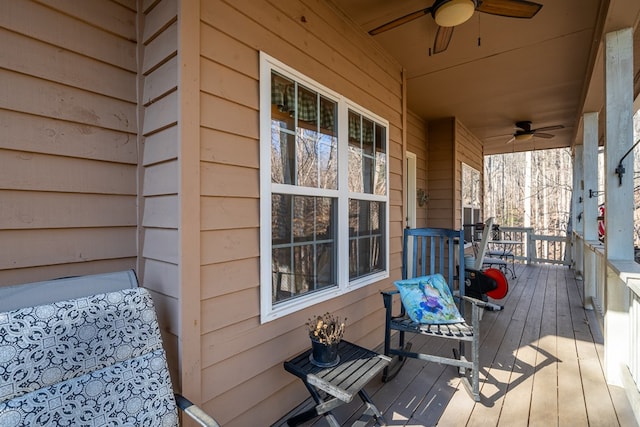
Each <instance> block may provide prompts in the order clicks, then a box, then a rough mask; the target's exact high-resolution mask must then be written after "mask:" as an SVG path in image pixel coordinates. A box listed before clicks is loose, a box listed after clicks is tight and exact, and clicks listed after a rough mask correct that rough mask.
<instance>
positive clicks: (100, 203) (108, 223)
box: [0, 190, 136, 230]
mask: <svg viewBox="0 0 640 427" xmlns="http://www.w3.org/2000/svg"><path fill="white" fill-rule="evenodd" d="M0 222H1V223H2V228H3V229H13V230H15V229H45V228H73V227H76V228H77V227H117V226H131V227H135V226H136V198H135V196H121V195H103V194H78V193H58V192H55V193H52V192H41V191H15V190H8V191H3V192H2V203H0Z"/></svg>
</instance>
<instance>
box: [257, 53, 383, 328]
mask: <svg viewBox="0 0 640 427" xmlns="http://www.w3.org/2000/svg"><path fill="white" fill-rule="evenodd" d="M272 70H275V71H278V72H280V73H282V74H285V75H290V76H291V77H293V78H294V79H295V80H296V81H297V82H299V83H301V84H303V85H304V86H306V87H308V88H309V89H312V90H315V91H317V92H319V93H321V94H322V95H323V96H325V97H327V98H330V99H332V100H334V101H336V102H337V104H338V118H339V120H340V118H344V120H343V121H340V126H339V127H338V183H339V188H338V190H318V194H319V195H323V196H326V195H327V194H329V193H330V192H333V193H334V194H336V195H338V199H339V201H342V202H339V203H338V213H337V215H338V232H337V252H338V253H337V272H338V274H337V282H338V286H336V287H332V288H328V289H324V290H321V291H317V292H312V293H309V294H307V295H304V296H300V297H296V298H294V299H292V300H290V301H284V302H281V303H278V304H277V305H275V306H274V305H272V303H271V299H272V295H271V292H272V284H271V278H272V275H271V268H272V267H271V232H272V230H271V227H272V221H271V194H272V193H273V192H278V187H279V186H281V185H283V184H272V183H271V148H270V145H271V144H267V143H265V141H270V140H271V93H270V89H271V71H272ZM348 110H352V111H354V112H356V113H359V114H361V115H363V116H365V117H367V118H369V119H372V120H374V121H376V122H377V123H378V124H380V125H383V126H384V127H385V128H386V132H385V138H386V141H385V147H386V149H385V155H386V177H385V179H386V191H385V193H386V194H385V195H384V196H380V195H375V194H362V193H350V192H349V191H348V188H347V186H346V185H344V184H343V185H340V184H341V183H343V182H344V181H345V180H344V178H342V177H345V176H346V174H347V171H348V164H347V161H346V159H347V155H348V143H347V141H348V136H349V135H348V125H347V123H348V121H347V115H348V114H347V112H348ZM389 151H390V147H389V122H388V121H387V120H385V119H384V118H382V117H380V116H378V115H376V114H374V113H372V112H370V111H368V110H366V109H364V108H362V107H360V106H359V105H357V104H356V103H354V102H352V101H350V100H349V99H347V98H346V97H344V96H342V95H340V94H338V93H336V92H334V91H332V90H330V89H327V88H326V87H324V86H323V85H321V84H319V83H318V82H316V81H314V80H312V79H310V78H308V77H306V76H305V75H303V74H301V73H300V72H298V71H296V70H294V69H292V68H291V67H289V66H287V65H286V64H284V63H282V62H280V61H278V60H277V59H275V58H273V57H271V56H269V55H267V54H266V53H264V52H260V322H261V323H265V322H269V321H271V320H275V319H278V318H280V317H283V316H286V315H288V314H291V313H294V312H296V311H300V310H303V309H305V308H307V307H310V306H312V305H314V304H318V303H320V302H323V301H327V300H329V299H331V298H335V297H337V296H340V295H343V294H345V293H347V292H350V291H353V290H355V289H358V288H361V287H364V286H367V285H369V284H372V283H375V282H378V281H380V280H382V279H385V278H387V277H389V232H390V230H389V204H390V196H389V166H390V165H389ZM287 188H288V189H289V190H288V192H291V191H292V189H291V187H290V186H287ZM293 191H295V189H294V190H293ZM302 192H303V191H302V190H301V194H302ZM304 194H305V195H310V194H314V189H309V188H305V189H304ZM349 196H351V197H352V198H357V199H359V200H371V201H382V202H384V205H385V218H384V227H385V236H384V241H385V245H384V247H385V253H384V257H385V266H384V271H380V272H376V273H373V274H370V275H367V276H364V277H360V278H358V279H356V280H354V281H351V282H349V256H348V253H349V235H348V221H349V205H348V203H347V201H348V199H349Z"/></svg>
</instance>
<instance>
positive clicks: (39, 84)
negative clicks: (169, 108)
mask: <svg viewBox="0 0 640 427" xmlns="http://www.w3.org/2000/svg"><path fill="white" fill-rule="evenodd" d="M0 81H4V82H5V83H7V84H6V86H5V87H4V89H5V90H6V91H5V96H3V97H2V98H0V108H2V109H6V110H15V111H20V112H24V113H29V114H32V115H35V116H45V117H52V118H55V119H60V120H64V121H68V122H74V123H79V124H84V125H94V126H99V127H103V128H107V129H113V130H117V131H122V132H130V133H133V132H135V131H136V122H135V117H136V107H135V104H133V103H130V102H126V101H122V100H118V99H115V98H110V97H107V96H104V95H98V94H96V93H90V92H86V91H84V90H82V89H77V88H74V87H70V86H66V85H63V84H58V83H53V82H50V81H45V80H41V79H40V78H35V77H31V76H26V75H23V74H17V73H13V72H10V71H7V70H3V69H0Z"/></svg>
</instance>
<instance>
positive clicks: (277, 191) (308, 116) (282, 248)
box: [260, 54, 389, 322]
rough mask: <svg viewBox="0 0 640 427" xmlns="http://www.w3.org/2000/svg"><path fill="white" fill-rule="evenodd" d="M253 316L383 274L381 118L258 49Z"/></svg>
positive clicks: (384, 138)
mask: <svg viewBox="0 0 640 427" xmlns="http://www.w3.org/2000/svg"><path fill="white" fill-rule="evenodd" d="M260 65H261V74H260V76H261V79H260V94H261V104H260V110H261V119H260V129H261V131H260V156H261V157H260V197H261V202H260V209H261V215H260V218H261V223H260V227H261V234H260V236H261V242H260V258H261V275H260V280H261V319H262V322H266V321H269V320H272V319H275V318H278V317H281V316H283V315H286V314H289V313H291V312H294V311H297V310H300V309H302V308H305V307H308V306H310V305H312V304H316V303H318V302H320V301H323V300H326V299H329V298H333V297H335V296H338V295H341V294H343V293H345V292H348V291H350V290H353V289H355V288H357V287H361V286H366V285H367V284H370V283H372V282H375V281H378V280H380V279H382V278H384V277H388V252H387V247H388V233H387V228H388V226H387V218H388V206H389V203H388V172H387V164H388V150H387V146H388V131H387V129H388V123H387V122H386V121H385V120H383V119H381V118H379V117H377V116H376V115H374V114H372V113H370V112H368V111H366V110H364V109H362V108H361V107H359V106H358V105H355V104H354V103H352V102H350V101H349V100H348V99H346V98H344V97H343V96H340V95H339V94H336V93H335V92H333V91H331V90H329V89H327V88H325V87H323V86H321V85H319V84H318V83H316V82H314V81H313V80H311V79H309V78H306V77H305V76H303V75H301V74H300V73H298V72H296V71H295V70H292V69H291V68H289V67H287V66H286V65H284V64H282V63H280V62H279V61H277V60H275V59H273V58H271V57H269V56H268V55H266V54H261V61H260Z"/></svg>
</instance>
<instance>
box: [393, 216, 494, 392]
mask: <svg viewBox="0 0 640 427" xmlns="http://www.w3.org/2000/svg"><path fill="white" fill-rule="evenodd" d="M463 242H464V232H463V231H462V230H460V231H458V230H448V229H440V228H421V229H405V230H404V242H403V262H402V278H403V281H406V279H411V278H416V280H417V282H420V283H426V282H430V281H434V279H435V281H439V280H442V278H445V279H446V285H448V287H449V290H450V292H451V294H453V295H455V297H456V298H455V299H456V303H457V309H458V311H459V313H460V317H462V316H464V301H468V302H470V303H471V304H472V313H471V325H468V324H467V323H466V322H465V321H464V319H462V320H463V321H461V322H459V323H444V324H442V323H440V324H431V323H427V322H423V321H420V322H418V321H415V320H413V319H412V318H411V317H414V318H415V316H410V314H411V313H408V311H407V307H406V305H407V304H405V301H403V304H402V305H401V309H400V313H399V314H398V315H393V313H392V308H393V298H394V296H395V295H397V294H399V293H400V291H398V290H393V291H385V292H382V296H383V301H384V306H385V309H386V321H385V340H384V354H385V355H387V356H390V357H393V361H392V364H391V365H390V367H388V368H387V369H385V371H384V372H383V378H382V380H383V381H389V380H391V379H392V378H393V377H395V376H396V375H397V373H398V372H399V370H400V369H401V368H402V366H403V365H404V362H405V361H406V358H407V357H412V358H416V359H420V360H426V361H431V362H437V363H442V364H446V365H452V366H455V367H457V368H458V370H459V373H460V374H461V375H462V380H463V383H464V385H465V387H466V388H467V390H468V391H469V393H470V394H471V395H472V397H473V399H474V400H475V401H479V400H480V380H479V329H480V312H481V310H482V309H483V308H484V306H485V304H486V303H485V302H483V301H480V300H478V299H475V298H470V297H467V296H465V295H464V293H465V286H464V285H462V286H460V279H459V278H460V273H459V272H464V271H465V269H464V245H463ZM408 264H410V266H411V268H410V271H408ZM462 274H464V273H462ZM436 276H437V277H436ZM462 277H464V275H462ZM403 281H400V282H403ZM398 283H399V282H396V286H399V285H398ZM463 283H464V280H463ZM456 284H457V286H456ZM419 286H424V285H423V284H421V285H419ZM420 289H422V288H420ZM423 292H424V295H425V296H427V292H426V291H424V289H423ZM429 295H433V289H431V288H430V290H429ZM403 296H404V294H403ZM393 330H395V331H398V333H397V334H396V335H397V339H398V345H397V346H394V345H393V344H392V336H391V331H393ZM406 333H412V334H420V335H428V336H432V337H437V338H443V339H449V340H454V341H456V342H457V344H458V346H457V348H454V349H453V357H452V358H448V357H442V356H438V355H434V354H428V353H416V352H412V351H410V350H411V342H406V343H405V334H406ZM467 343H468V344H469V345H470V346H471V354H470V357H469V358H467V357H466V356H465V344H467Z"/></svg>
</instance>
